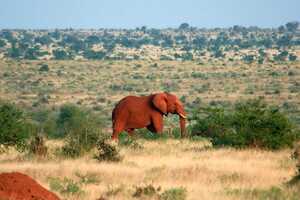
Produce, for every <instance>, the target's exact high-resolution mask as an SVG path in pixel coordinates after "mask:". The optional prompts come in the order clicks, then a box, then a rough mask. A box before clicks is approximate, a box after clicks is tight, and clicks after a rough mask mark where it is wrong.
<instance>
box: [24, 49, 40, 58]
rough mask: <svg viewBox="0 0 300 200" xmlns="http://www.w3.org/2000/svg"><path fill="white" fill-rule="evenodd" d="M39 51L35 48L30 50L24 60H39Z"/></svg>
mask: <svg viewBox="0 0 300 200" xmlns="http://www.w3.org/2000/svg"><path fill="white" fill-rule="evenodd" d="M37 54H38V53H37V50H36V49H35V48H29V49H28V50H27V51H26V52H25V55H24V58H25V59H28V60H36V59H37V58H38V55H37Z"/></svg>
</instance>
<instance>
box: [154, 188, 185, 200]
mask: <svg viewBox="0 0 300 200" xmlns="http://www.w3.org/2000/svg"><path fill="white" fill-rule="evenodd" d="M160 199H161V200H185V199H186V189H184V188H171V189H168V190H165V191H164V192H163V193H162V194H161V198H160Z"/></svg>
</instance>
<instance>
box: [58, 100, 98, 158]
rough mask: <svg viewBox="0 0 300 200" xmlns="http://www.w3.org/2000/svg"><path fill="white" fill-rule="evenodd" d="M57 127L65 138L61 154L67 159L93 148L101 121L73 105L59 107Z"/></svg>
mask: <svg viewBox="0 0 300 200" xmlns="http://www.w3.org/2000/svg"><path fill="white" fill-rule="evenodd" d="M57 126H58V127H59V129H60V131H61V133H62V134H63V135H66V136H67V137H66V138H65V142H66V143H65V146H63V148H62V153H63V155H65V156H69V157H77V156H80V155H82V154H83V153H85V152H87V151H89V150H91V149H92V148H93V147H95V146H96V142H97V140H98V138H99V137H100V135H101V127H102V126H101V119H99V118H98V117H97V116H95V115H94V114H92V113H91V112H88V111H85V110H83V109H80V108H79V107H77V106H74V105H65V106H62V107H61V109H60V114H59V117H58V119H57Z"/></svg>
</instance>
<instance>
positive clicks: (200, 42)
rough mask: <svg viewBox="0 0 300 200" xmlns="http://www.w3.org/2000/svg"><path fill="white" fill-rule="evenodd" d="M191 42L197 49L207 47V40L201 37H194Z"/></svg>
mask: <svg viewBox="0 0 300 200" xmlns="http://www.w3.org/2000/svg"><path fill="white" fill-rule="evenodd" d="M192 42H193V44H194V45H195V46H196V48H197V49H204V48H205V46H206V45H207V39H206V38H205V37H203V36H198V37H196V38H195V39H194V40H193V41H192Z"/></svg>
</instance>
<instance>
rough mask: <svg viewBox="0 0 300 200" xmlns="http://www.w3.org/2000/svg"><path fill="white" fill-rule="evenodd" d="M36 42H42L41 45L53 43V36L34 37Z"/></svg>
mask: <svg viewBox="0 0 300 200" xmlns="http://www.w3.org/2000/svg"><path fill="white" fill-rule="evenodd" d="M34 42H35V43H40V44H41V45H49V44H51V43H52V42H53V41H52V39H51V37H50V36H49V35H43V36H41V37H36V38H35V39H34Z"/></svg>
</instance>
